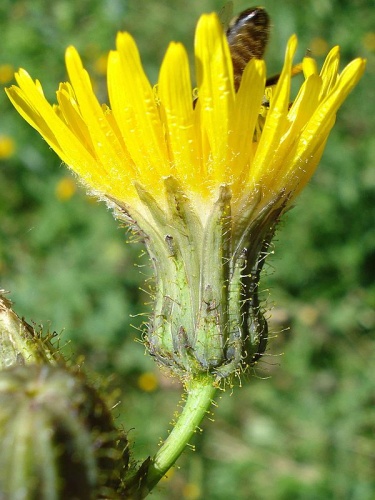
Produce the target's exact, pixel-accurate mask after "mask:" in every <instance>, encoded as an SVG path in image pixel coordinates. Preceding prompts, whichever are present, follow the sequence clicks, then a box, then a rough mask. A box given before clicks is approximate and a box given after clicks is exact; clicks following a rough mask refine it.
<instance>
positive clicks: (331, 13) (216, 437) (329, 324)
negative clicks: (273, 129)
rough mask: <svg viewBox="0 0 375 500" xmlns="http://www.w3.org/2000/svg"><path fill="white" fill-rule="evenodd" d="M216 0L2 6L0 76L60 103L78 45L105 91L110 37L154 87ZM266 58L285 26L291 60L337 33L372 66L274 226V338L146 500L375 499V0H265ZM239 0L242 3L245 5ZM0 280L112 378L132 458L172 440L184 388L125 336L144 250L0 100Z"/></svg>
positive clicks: (2, 1) (135, 318)
mask: <svg viewBox="0 0 375 500" xmlns="http://www.w3.org/2000/svg"><path fill="white" fill-rule="evenodd" d="M223 3H224V2H222V1H220V0H217V1H215V0H201V1H199V2H198V1H196V2H194V1H191V2H187V1H185V0H175V1H169V2H168V1H166V0H155V1H145V0H80V1H79V2H74V1H69V0H55V1H54V2H48V1H46V0H33V1H27V0H25V1H15V0H12V1H11V0H0V33H1V43H0V84H1V86H2V87H3V86H6V85H10V84H11V83H12V74H13V69H17V68H18V67H24V68H26V69H27V70H28V71H29V73H30V74H31V75H32V76H33V77H34V78H38V79H40V80H41V82H42V84H43V87H44V90H45V93H46V94H47V96H48V97H49V98H50V99H52V100H54V95H55V94H54V92H55V90H56V88H57V86H58V83H59V82H60V81H64V80H65V79H66V74H65V68H64V49H65V47H67V46H68V45H70V44H73V45H75V46H76V47H77V48H78V50H79V52H80V53H81V55H82V57H83V59H84V62H85V65H86V67H87V68H88V70H89V72H90V74H91V75H92V78H93V80H94V82H95V85H96V88H97V93H98V95H99V96H100V100H101V101H103V102H106V101H107V97H106V91H105V54H106V52H107V51H108V50H109V49H111V48H113V47H114V39H115V34H116V31H117V30H128V31H130V32H131V33H132V34H133V35H134V36H135V38H136V40H137V43H138V45H139V47H140V51H141V54H142V58H143V61H144V64H145V66H146V68H147V73H148V75H149V76H150V79H151V80H152V81H153V82H155V80H156V78H157V74H158V68H159V66H160V62H161V59H162V57H163V53H164V51H165V49H166V47H167V45H168V43H169V41H170V40H180V41H183V42H184V43H186V45H187V47H188V50H189V51H190V54H192V42H193V36H194V27H195V24H196V21H197V19H198V16H199V14H200V13H202V12H206V11H212V10H216V11H220V9H221V8H222V6H223ZM263 5H264V7H266V8H267V10H268V12H269V13H270V15H271V17H272V23H273V27H272V37H271V42H270V45H269V49H268V51H267V57H266V59H267V63H268V68H269V73H270V74H274V73H277V72H278V70H279V68H280V66H281V62H282V58H283V52H284V47H285V44H286V41H287V39H288V37H289V35H290V34H291V33H293V32H295V33H297V34H298V37H299V52H298V57H299V58H301V57H302V56H303V55H304V53H305V51H306V49H307V48H310V49H312V51H313V54H314V55H316V57H317V59H318V60H319V62H320V63H321V62H322V61H323V55H324V54H326V52H327V51H328V49H329V48H330V47H332V46H333V45H335V44H339V45H341V48H342V67H343V65H344V64H346V63H348V62H349V61H350V60H351V59H352V58H354V57H356V56H363V57H366V58H367V59H368V69H367V72H366V74H365V76H364V78H363V80H362V81H361V82H360V84H359V86H358V88H357V89H355V91H354V93H353V94H352V95H351V96H350V97H349V99H348V101H347V102H346V103H345V105H344V106H343V108H342V109H341V110H340V112H339V115H338V120H337V125H336V127H335V129H334V131H333V133H332V135H331V137H330V140H329V142H328V146H327V150H326V152H325V155H324V157H323V160H322V162H321V165H320V168H319V170H318V172H317V174H316V175H315V177H314V179H313V180H312V182H311V183H310V185H309V186H308V188H307V189H306V190H305V192H304V193H303V195H302V196H301V197H300V198H299V200H298V203H297V206H296V207H295V208H294V209H293V210H292V211H290V213H289V214H288V215H287V217H285V218H284V221H283V222H282V223H281V225H280V229H279V231H278V233H277V235H276V238H275V241H274V245H273V249H272V250H273V251H274V254H273V255H272V256H270V258H269V261H268V266H267V267H266V270H265V273H264V276H263V280H262V284H261V288H262V290H263V296H264V298H265V303H266V304H267V306H269V307H270V308H271V311H270V313H269V317H270V329H271V332H272V334H273V336H274V339H273V340H272V341H271V342H270V345H269V349H268V350H267V356H266V357H264V358H263V360H262V361H261V363H259V365H258V367H257V368H256V370H254V371H253V372H252V373H251V374H249V375H246V376H243V377H242V381H241V382H242V387H241V388H237V387H236V388H234V389H233V391H230V390H228V391H227V392H225V393H221V394H220V395H219V396H218V408H217V409H215V412H214V416H213V417H212V418H213V419H214V420H215V422H214V423H212V422H210V421H209V420H207V421H206V422H205V423H204V432H203V433H202V434H200V435H197V436H196V439H195V443H194V444H195V445H196V451H195V452H194V453H193V452H191V451H187V452H186V453H185V454H184V455H183V456H182V458H181V459H180V460H179V462H178V467H176V468H175V469H174V470H173V471H172V472H171V474H170V475H169V478H168V479H167V480H164V481H163V483H162V484H161V485H160V486H159V488H158V489H157V491H156V492H155V493H154V494H153V497H152V498H154V499H155V500H159V499H187V500H196V499H207V500H226V499H228V498H231V500H246V499H259V500H263V499H264V500H289V499H303V500H315V499H340V500H341V499H351V500H367V499H368V500H371V499H373V498H375V477H374V473H375V448H374V430H375V407H374V403H375V392H374V388H375V376H374V375H375V368H374V367H375V365H374V362H375V349H374V330H375V312H374V305H375V285H374V278H375V230H374V226H375V224H374V223H375V210H374V201H375V165H374V158H375V135H374V130H375V127H374V121H375V120H374V116H375V107H374V87H375V78H374V72H375V64H374V62H375V31H374V24H373V21H374V7H375V3H374V2H373V1H370V0H354V1H349V0H348V1H345V0H341V1H340V0H314V1H306V2H303V5H302V3H301V1H299V0H298V1H297V0H290V1H284V2H281V1H277V0H264V1H263ZM248 6H249V4H247V3H246V2H244V1H240V0H238V1H236V2H235V3H234V9H235V12H236V13H238V12H239V11H241V10H243V9H244V8H247V7H248ZM0 163H1V167H0V278H1V279H0V286H1V287H2V288H4V289H6V290H10V291H11V295H10V297H11V298H12V300H13V301H14V303H15V310H16V312H17V313H18V314H19V315H20V316H24V317H25V318H26V319H27V320H28V321H33V322H34V323H35V324H36V325H41V324H42V325H43V326H44V328H45V329H46V330H47V329H50V330H56V331H57V332H62V333H61V339H62V340H61V344H62V345H63V348H64V350H65V352H66V353H67V354H68V356H70V357H71V358H73V359H74V358H75V357H76V356H80V355H81V354H84V355H85V362H84V368H85V369H86V370H87V372H88V374H89V376H90V378H91V379H92V380H93V382H94V383H95V384H97V383H98V374H100V375H102V376H104V377H105V378H106V379H108V384H109V387H110V390H113V389H116V388H117V389H118V391H119V393H118V396H117V399H118V400H119V401H121V403H120V404H119V406H117V407H116V409H115V410H114V412H115V415H116V417H117V421H118V424H119V425H123V426H124V428H125V429H126V430H129V437H130V439H131V440H132V442H133V452H134V455H135V457H136V458H139V459H141V458H145V457H146V456H147V455H148V454H153V453H154V452H155V451H156V449H157V446H158V442H159V441H160V438H162V437H165V436H166V430H167V428H170V421H171V419H172V416H173V412H174V411H175V408H176V407H177V405H178V403H179V401H180V395H181V388H180V387H179V385H178V383H177V382H176V381H173V380H170V379H167V378H165V377H163V376H162V375H161V374H160V372H159V370H158V368H157V366H156V365H155V364H154V362H153V361H152V360H151V359H150V358H149V357H148V356H146V355H145V352H144V348H143V346H142V345H141V344H140V343H137V342H135V341H134V340H135V339H137V338H138V339H139V338H140V337H141V332H140V331H139V329H140V328H141V327H142V322H143V321H145V320H146V319H147V316H146V314H147V312H149V311H150V306H149V305H148V304H147V302H148V297H147V295H146V294H145V293H144V292H143V291H142V283H143V281H144V278H145V275H146V276H147V275H148V274H149V271H148V261H147V258H146V257H145V256H144V255H142V254H143V249H142V248H141V247H140V246H137V245H135V244H129V243H127V237H126V231H125V230H124V229H122V228H119V227H118V224H117V223H116V222H115V221H114V220H113V218H112V216H111V214H110V213H109V212H108V211H107V210H106V208H105V206H104V205H103V204H98V203H97V202H96V201H94V200H92V199H91V198H89V197H87V196H86V195H85V193H84V192H83V190H82V189H81V188H78V187H76V184H75V181H74V179H73V177H72V176H71V175H70V174H69V173H68V171H67V170H66V168H65V167H64V166H62V165H61V162H60V160H59V159H58V158H57V157H56V156H55V154H53V153H52V152H51V151H50V150H49V148H48V146H47V145H46V144H45V143H44V142H43V140H42V139H41V138H40V137H39V136H38V134H37V133H36V132H35V131H33V130H32V129H31V128H30V127H29V126H28V125H27V124H26V123H25V122H23V120H22V119H21V118H20V117H19V116H18V114H17V113H16V112H15V110H14V109H12V107H11V105H10V103H9V102H8V101H7V99H6V96H5V94H4V93H1V94H0Z"/></svg>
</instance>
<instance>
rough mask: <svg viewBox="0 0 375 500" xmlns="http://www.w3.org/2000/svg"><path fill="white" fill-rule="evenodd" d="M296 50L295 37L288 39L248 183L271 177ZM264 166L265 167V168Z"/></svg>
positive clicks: (283, 120)
mask: <svg viewBox="0 0 375 500" xmlns="http://www.w3.org/2000/svg"><path fill="white" fill-rule="evenodd" d="M296 49H297V37H296V36H292V37H291V38H290V39H289V42H288V45H287V49H286V54H285V62H284V67H283V70H282V72H281V75H280V78H279V81H278V83H277V85H276V89H275V93H274V95H273V98H272V101H271V106H270V110H269V112H268V115H267V119H266V123H265V125H264V129H263V132H262V136H261V139H260V142H259V146H258V148H257V152H256V155H255V158H254V163H253V165H252V167H251V171H250V182H252V183H255V184H257V183H258V182H259V181H260V179H263V182H264V183H266V184H268V182H269V180H267V178H269V177H270V174H271V176H272V171H270V170H272V167H271V165H272V161H273V157H274V155H275V151H276V149H277V147H278V144H279V142H280V139H281V137H282V135H283V134H284V132H285V127H286V117H287V113H288V105H289V99H290V80H291V70H292V64H293V57H294V54H295V51H296ZM265 166H266V167H265Z"/></svg>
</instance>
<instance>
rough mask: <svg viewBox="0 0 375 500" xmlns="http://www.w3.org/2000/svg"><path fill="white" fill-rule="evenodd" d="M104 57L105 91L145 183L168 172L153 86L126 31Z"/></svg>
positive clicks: (153, 180) (166, 154)
mask: <svg viewBox="0 0 375 500" xmlns="http://www.w3.org/2000/svg"><path fill="white" fill-rule="evenodd" d="M116 45H117V51H112V52H111V53H110V55H109V59H108V92H109V99H110V103H111V107H112V111H113V115H114V117H115V119H116V121H117V123H118V125H119V128H120V130H121V134H122V137H123V139H124V142H125V143H126V145H127V148H128V150H129V152H130V155H131V157H132V158H133V160H134V163H135V165H136V166H137V168H138V171H139V173H140V174H141V176H142V177H141V180H143V182H144V183H146V184H147V185H155V182H157V183H158V182H160V177H161V176H164V175H168V174H169V156H168V151H167V148H166V144H165V140H164V136H163V128H162V125H161V122H160V117H159V113H158V110H157V107H156V103H155V98H154V92H153V89H152V87H151V85H150V83H149V81H148V79H147V77H146V75H145V73H144V71H143V68H142V64H141V60H140V57H139V53H138V49H137V46H136V44H135V42H134V40H133V38H132V37H131V36H130V35H129V34H128V33H119V34H118V35H117V41H116Z"/></svg>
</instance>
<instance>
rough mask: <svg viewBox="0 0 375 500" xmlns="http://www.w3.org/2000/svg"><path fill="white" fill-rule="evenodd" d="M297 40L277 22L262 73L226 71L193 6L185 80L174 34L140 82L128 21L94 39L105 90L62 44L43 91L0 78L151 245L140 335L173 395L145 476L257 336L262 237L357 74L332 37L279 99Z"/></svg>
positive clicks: (307, 171) (224, 56)
mask: <svg viewBox="0 0 375 500" xmlns="http://www.w3.org/2000/svg"><path fill="white" fill-rule="evenodd" d="M296 47H297V39H296V37H295V36H292V37H291V38H290V39H289V41H288V44H287V48H286V54H285V61H284V65H283V68H282V71H281V73H280V76H279V78H278V80H277V82H276V83H275V84H274V85H272V87H267V77H266V67H265V63H264V61H263V60H261V59H256V58H251V60H250V62H249V63H248V64H247V65H246V66H245V68H244V70H243V74H242V75H241V79H240V82H238V78H237V79H236V82H235V78H234V74H233V63H232V58H231V53H230V49H229V46H228V42H227V38H226V36H225V33H224V32H223V29H222V26H221V24H220V22H219V19H218V17H217V16H216V14H208V15H203V16H202V17H201V18H200V20H199V22H198V25H197V29H196V36H195V68H196V71H195V79H196V89H193V88H192V83H191V82H192V79H191V76H190V71H189V61H188V56H187V53H186V50H185V48H184V47H183V45H181V44H180V43H174V42H173V43H171V44H170V45H169V47H168V50H167V52H166V55H165V57H164V60H163V62H162V65H161V68H160V73H159V79H158V82H157V85H155V86H153V85H152V84H151V83H150V82H149V80H148V78H147V77H146V75H145V72H144V69H143V67H142V63H141V60H140V56H139V53H138V50H137V46H136V44H135V42H134V40H133V38H132V37H131V35H130V34H129V33H119V34H118V36H117V40H116V50H113V51H111V52H110V54H109V58H108V75H107V79H108V95H109V105H106V104H103V105H102V104H100V103H99V102H98V100H97V98H96V97H95V95H94V92H93V88H92V85H91V82H90V78H89V75H88V73H87V72H86V71H85V69H84V67H83V65H82V62H81V59H80V57H79V55H78V53H77V51H76V49H75V48H74V47H69V48H68V49H67V51H66V66H67V70H68V74H69V80H70V83H61V84H60V87H59V89H58V91H57V104H54V105H51V104H49V102H48V101H47V100H46V98H45V97H44V95H43V90H42V87H41V84H40V83H39V81H33V80H32V78H31V77H30V76H29V74H28V73H27V72H26V71H25V70H23V69H21V70H20V71H19V72H18V73H17V75H16V80H17V84H18V86H13V87H11V88H9V89H7V93H8V96H9V98H10V99H11V101H12V102H13V104H14V106H15V108H16V109H17V111H18V112H19V113H20V114H21V115H22V117H23V118H24V119H25V120H26V121H27V122H28V123H29V124H30V125H31V126H32V127H34V128H35V129H36V130H37V131H38V132H39V133H40V134H41V135H42V136H43V138H44V139H45V141H46V142H47V143H48V144H49V146H50V147H51V148H52V149H53V150H54V151H55V152H56V153H57V154H58V155H59V156H60V158H61V159H62V160H63V161H64V162H65V163H66V165H67V166H68V167H69V168H70V169H71V170H73V172H75V174H76V175H77V176H78V178H79V179H80V180H81V182H82V183H83V184H84V186H85V187H86V188H87V190H88V191H89V192H90V193H91V194H94V195H96V196H97V197H98V198H99V199H101V200H104V201H105V202H106V203H107V205H108V206H109V207H111V208H112V209H113V210H114V213H115V215H116V217H117V218H118V219H120V220H121V221H124V222H125V223H126V224H127V225H128V226H130V228H131V229H132V230H133V231H134V232H135V233H137V234H138V235H140V237H141V238H142V239H143V241H144V243H145V244H146V246H147V249H148V252H149V254H150V258H151V261H152V264H153V266H154V271H155V281H156V284H155V297H154V298H155V300H154V309H153V312H152V316H151V318H150V322H149V326H148V331H147V335H146V344H147V347H148V349H149V352H150V353H151V354H152V356H154V357H155V359H156V360H157V361H158V362H159V363H160V364H161V365H163V366H164V367H166V368H167V369H168V370H169V371H170V372H172V373H173V374H175V375H177V376H178V377H180V379H181V380H182V381H183V383H184V385H185V388H186V391H187V394H188V397H187V400H186V406H185V408H184V410H183V412H182V414H181V415H180V418H179V420H178V421H177V424H176V426H175V428H174V429H173V431H172V433H171V434H170V436H169V438H168V439H167V440H166V442H165V443H164V445H163V446H162V447H161V448H160V450H159V452H158V453H157V454H156V456H155V457H154V459H153V460H151V462H150V465H149V470H148V473H146V474H145V475H146V476H147V480H146V482H147V487H146V490H149V489H150V488H151V487H152V486H153V485H154V484H155V483H156V482H157V481H158V480H159V479H160V477H161V476H162V475H163V474H164V473H165V472H166V470H168V468H169V467H170V466H171V464H172V463H173V462H174V461H175V460H176V458H177V456H178V455H179V454H180V453H181V451H182V450H183V448H184V446H185V444H186V442H187V441H188V439H189V438H190V436H191V435H192V432H193V431H194V429H195V427H196V426H197V425H198V423H199V422H200V420H201V418H202V417H203V415H204V413H205V411H206V409H207V407H208V406H209V404H210V401H211V399H212V397H213V395H214V391H215V387H217V386H218V385H219V384H220V382H221V381H222V380H225V379H228V378H231V377H232V376H233V374H235V373H236V372H238V370H240V369H243V368H246V367H247V366H249V365H252V364H254V363H255V362H256V361H257V360H258V358H259V357H260V356H261V355H262V353H263V352H264V349H265V346H266V340H267V324H266V321H265V319H264V317H263V314H262V311H261V309H260V305H259V300H258V294H257V288H258V282H259V275H260V271H261V268H262V265H263V262H264V259H265V256H266V254H267V249H268V245H269V242H270V240H271V238H272V236H273V234H274V231H275V227H276V225H277V223H278V221H279V219H280V217H281V216H282V214H283V213H284V212H285V211H286V210H287V209H288V208H289V207H290V206H291V204H292V203H293V202H294V200H295V198H296V196H297V195H298V194H299V192H300V191H301V190H302V189H303V187H304V186H305V185H306V183H307V182H308V181H309V179H310V178H311V176H312V174H313V173H314V171H315V169H316V167H317V165H318V163H319V161H320V158H321V156H322V153H323V150H324V147H325V144H326V141H327V138H328V135H329V132H330V130H331V128H332V126H333V124H334V122H335V118H336V112H337V110H338V108H339V107H340V106H341V104H342V103H343V101H344V100H345V99H346V97H347V95H348V94H349V92H350V91H351V90H352V89H353V88H354V86H355V85H356V84H357V82H358V81H359V79H360V78H361V76H362V74H363V71H364V67H365V62H364V61H363V60H362V59H356V60H354V61H352V62H351V63H350V64H349V65H348V66H346V67H345V68H344V70H343V71H342V72H341V73H339V71H338V67H339V48H338V47H334V48H333V49H332V50H331V52H330V53H329V54H328V56H327V58H326V60H325V63H324V64H323V67H322V69H321V70H320V71H319V70H318V68H317V65H316V62H315V61H314V60H313V59H312V58H311V57H306V58H304V59H303V62H302V64H301V69H302V71H303V75H304V81H303V83H302V85H301V87H300V89H299V91H298V93H297V95H296V97H295V98H294V99H293V98H292V97H291V93H290V87H291V78H292V75H293V73H294V72H295V70H294V67H293V58H294V55H295V52H296ZM193 96H194V97H193ZM265 96H267V97H265Z"/></svg>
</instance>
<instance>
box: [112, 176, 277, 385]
mask: <svg viewBox="0 0 375 500" xmlns="http://www.w3.org/2000/svg"><path fill="white" fill-rule="evenodd" d="M164 184H165V193H166V206H163V207H161V206H160V205H159V204H158V203H157V202H156V200H155V199H154V198H153V197H152V195H151V194H150V193H149V192H147V191H146V190H145V189H144V188H143V187H142V186H141V185H140V184H136V185H135V187H136V189H137V192H138V195H139V198H140V200H141V201H142V203H143V204H144V209H145V210H146V211H147V214H148V215H147V220H146V218H145V217H143V216H142V215H141V214H140V213H137V212H135V211H134V210H131V211H129V210H128V207H125V206H119V205H118V204H117V205H116V206H115V208H116V212H117V216H118V217H119V218H120V219H122V220H124V221H125V222H126V223H127V224H129V221H130V224H131V226H132V227H133V229H134V230H135V231H136V232H138V234H139V235H140V236H141V237H142V238H143V240H144V242H145V244H146V246H147V249H148V252H149V255H150V258H151V261H152V263H153V266H154V271H155V292H154V294H155V297H154V299H155V301H154V309H153V314H152V317H151V319H150V322H149V329H148V332H147V335H146V344H147V347H148V349H149V351H150V353H151V355H153V356H154V357H155V358H156V360H157V361H158V362H159V363H161V364H162V365H164V366H165V367H167V368H168V369H169V370H170V371H171V372H172V373H174V374H176V375H178V376H179V377H180V378H181V379H182V380H186V379H187V378H191V377H192V376H193V377H194V376H196V375H199V374H200V373H210V374H212V375H215V376H216V378H217V379H218V380H219V379H222V378H226V377H228V376H231V375H233V374H234V373H235V372H236V371H237V370H238V369H239V368H240V367H241V365H242V366H244V365H245V366H246V365H251V364H254V363H255V362H256V361H257V359H259V357H260V356H261V355H262V354H263V352H264V350H265V347H266V342H267V336H268V333H267V322H266V320H265V319H264V316H263V314H262V310H261V307H260V304H259V299H258V284H259V277H260V272H261V269H262V267H263V263H264V258H265V256H266V254H267V248H268V245H269V242H270V239H271V237H272V235H273V233H274V229H275V226H276V224H277V222H278V218H279V215H280V213H281V212H282V208H283V207H282V206H281V205H280V203H279V202H280V198H277V199H275V200H274V202H273V203H272V204H270V205H269V206H267V207H265V208H263V209H262V210H261V211H259V209H258V206H259V200H260V199H261V196H260V194H259V196H258V195H257V191H254V193H253V197H252V198H251V199H247V200H245V202H244V203H242V208H241V210H240V213H238V204H239V203H240V202H239V200H236V204H237V205H236V210H237V213H236V217H232V203H233V202H232V193H231V189H230V186H228V185H222V186H221V187H220V189H219V192H218V195H217V199H216V201H215V202H214V203H213V204H211V213H209V214H208V215H207V217H206V218H202V217H199V216H198V214H197V213H196V212H195V210H194V208H193V205H192V203H191V202H190V200H189V197H188V195H187V194H186V193H185V192H184V191H183V189H182V187H181V185H180V184H179V183H178V181H177V180H176V179H175V178H174V177H172V176H169V177H167V178H166V179H165V180H164ZM150 216H151V217H150ZM150 220H152V222H153V223H151V222H150ZM202 220H206V222H205V225H204V226H203V225H202Z"/></svg>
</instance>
